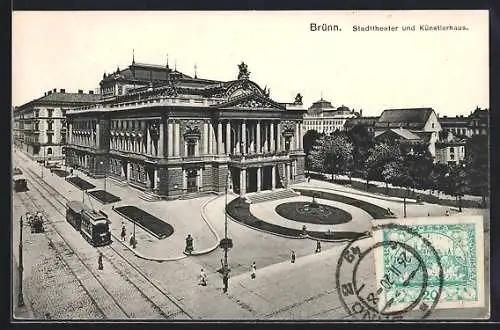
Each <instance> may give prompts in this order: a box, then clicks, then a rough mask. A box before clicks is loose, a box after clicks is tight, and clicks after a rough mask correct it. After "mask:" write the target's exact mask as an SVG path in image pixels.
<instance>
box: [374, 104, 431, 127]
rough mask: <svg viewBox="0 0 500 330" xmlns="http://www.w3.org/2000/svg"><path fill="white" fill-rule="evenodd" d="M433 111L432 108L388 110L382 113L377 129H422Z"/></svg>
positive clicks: (376, 124)
mask: <svg viewBox="0 0 500 330" xmlns="http://www.w3.org/2000/svg"><path fill="white" fill-rule="evenodd" d="M433 111H434V110H433V109H432V108H412V109H387V110H384V111H383V112H382V115H380V118H379V119H378V121H377V123H375V127H388V128H393V127H404V128H413V129H416V128H420V127H423V126H424V125H425V123H426V122H427V120H428V119H429V116H430V115H431V113H432V112H433Z"/></svg>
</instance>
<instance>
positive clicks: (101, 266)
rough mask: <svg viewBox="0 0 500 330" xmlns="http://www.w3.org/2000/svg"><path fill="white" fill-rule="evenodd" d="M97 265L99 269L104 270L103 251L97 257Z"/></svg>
mask: <svg viewBox="0 0 500 330" xmlns="http://www.w3.org/2000/svg"><path fill="white" fill-rule="evenodd" d="M97 265H98V269H99V270H103V268H104V267H103V265H102V253H99V257H98V258H97Z"/></svg>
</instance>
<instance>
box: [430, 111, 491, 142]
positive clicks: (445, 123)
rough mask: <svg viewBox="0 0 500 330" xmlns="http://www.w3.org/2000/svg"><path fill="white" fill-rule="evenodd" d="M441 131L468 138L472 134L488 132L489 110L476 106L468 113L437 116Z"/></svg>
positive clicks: (485, 133)
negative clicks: (465, 115)
mask: <svg viewBox="0 0 500 330" xmlns="http://www.w3.org/2000/svg"><path fill="white" fill-rule="evenodd" d="M439 122H440V123H441V127H442V129H443V131H447V132H451V133H453V135H454V136H457V137H467V138H470V137H472V136H473V135H487V134H489V110H488V109H480V108H479V107H476V109H475V110H474V111H471V113H470V115H469V116H467V117H464V116H463V115H460V116H455V117H447V116H443V117H440V118H439Z"/></svg>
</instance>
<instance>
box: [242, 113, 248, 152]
mask: <svg viewBox="0 0 500 330" xmlns="http://www.w3.org/2000/svg"><path fill="white" fill-rule="evenodd" d="M241 141H242V143H243V144H242V150H241V153H242V154H246V153H247V121H246V119H243V123H242V124H241Z"/></svg>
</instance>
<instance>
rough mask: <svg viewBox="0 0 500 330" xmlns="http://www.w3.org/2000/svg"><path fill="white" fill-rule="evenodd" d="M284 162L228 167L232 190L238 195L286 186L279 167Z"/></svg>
mask: <svg viewBox="0 0 500 330" xmlns="http://www.w3.org/2000/svg"><path fill="white" fill-rule="evenodd" d="M283 165H284V164H274V165H257V166H248V167H246V168H237V167H230V171H231V177H232V181H233V191H234V192H235V193H237V194H239V195H240V196H244V195H245V194H247V193H254V192H261V191H264V190H274V189H277V188H283V187H286V185H285V183H284V181H283V180H286V177H284V176H281V175H280V170H279V167H280V166H281V167H283V168H285V167H284V166H283Z"/></svg>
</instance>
